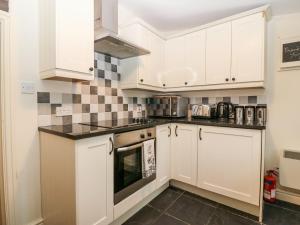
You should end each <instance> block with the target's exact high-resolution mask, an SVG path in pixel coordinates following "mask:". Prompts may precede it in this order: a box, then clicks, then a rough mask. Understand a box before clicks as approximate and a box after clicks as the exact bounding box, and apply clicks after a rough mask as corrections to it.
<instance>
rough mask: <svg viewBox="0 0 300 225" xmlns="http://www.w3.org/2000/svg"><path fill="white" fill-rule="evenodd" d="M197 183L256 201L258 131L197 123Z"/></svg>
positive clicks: (257, 186) (258, 178)
mask: <svg viewBox="0 0 300 225" xmlns="http://www.w3.org/2000/svg"><path fill="white" fill-rule="evenodd" d="M200 129H202V132H201V139H202V140H199V141H198V186H199V187H200V188H203V189H206V190H209V191H212V192H216V193H218V194H221V195H225V196H227V197H230V198H234V199H238V200H240V201H244V202H247V203H250V204H254V205H259V193H260V192H259V191H260V171H261V132H260V131H258V130H243V129H234V128H220V127H200V128H199V130H200Z"/></svg>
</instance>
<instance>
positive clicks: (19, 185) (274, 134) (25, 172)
mask: <svg viewBox="0 0 300 225" xmlns="http://www.w3.org/2000/svg"><path fill="white" fill-rule="evenodd" d="M38 2H39V0H27V1H24V0H13V1H12V2H11V15H12V46H13V49H12V84H13V85H12V93H13V104H14V110H13V115H12V116H13V118H14V120H13V122H14V130H13V142H14V146H13V147H14V153H15V163H16V168H17V177H16V179H17V182H16V199H15V201H16V205H17V211H16V214H17V224H18V225H25V224H34V222H35V221H38V220H39V219H40V217H41V209H40V178H39V176H40V171H39V145H38V132H37V103H36V95H23V94H21V92H20V81H34V82H35V83H36V85H37V89H38V90H48V91H51V90H54V91H56V92H59V91H63V92H68V91H70V92H71V90H72V85H71V84H70V83H63V82H51V81H40V80H39V76H38ZM298 21H300V14H297V15H287V16H282V17H276V18H273V19H272V21H271V22H270V24H269V28H270V31H269V33H268V35H269V38H268V45H269V46H268V47H269V48H268V49H269V52H268V55H269V57H268V64H269V65H268V79H269V83H268V85H267V89H266V92H267V97H268V104H269V124H268V130H267V166H268V167H270V168H271V167H273V166H274V165H277V163H278V152H279V151H280V150H281V149H283V148H288V147H289V148H297V149H299V148H300V138H299V131H298V128H299V127H300V120H299V119H298V118H297V116H299V115H300V103H299V99H298V98H299V96H300V88H299V87H298V86H299V84H300V71H299V70H298V71H288V72H281V73H278V72H276V65H275V64H276V61H277V59H278V51H277V50H278V44H277V37H278V36H294V35H296V34H298V35H300V26H299V22H298ZM240 92H241V91H239V93H236V94H238V95H240ZM250 92H251V93H252V92H253V91H250ZM228 93H230V92H227V93H226V92H225V94H226V95H228ZM259 93H261V91H259ZM247 94H248V93H245V95H247ZM218 96H220V95H219V94H218ZM287 109H288V111H287Z"/></svg>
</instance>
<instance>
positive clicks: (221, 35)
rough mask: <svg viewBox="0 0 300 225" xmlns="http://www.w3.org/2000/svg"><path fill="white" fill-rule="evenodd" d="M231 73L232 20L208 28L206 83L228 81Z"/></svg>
mask: <svg viewBox="0 0 300 225" xmlns="http://www.w3.org/2000/svg"><path fill="white" fill-rule="evenodd" d="M230 74H231V22H228V23H224V24H220V25H217V26H214V27H211V28H208V29H207V30H206V83H207V84H222V83H227V81H226V79H228V80H229V79H230Z"/></svg>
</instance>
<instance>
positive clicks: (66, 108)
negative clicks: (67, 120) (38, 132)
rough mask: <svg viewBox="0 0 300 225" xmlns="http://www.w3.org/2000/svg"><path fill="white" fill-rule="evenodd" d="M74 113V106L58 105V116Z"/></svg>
mask: <svg viewBox="0 0 300 225" xmlns="http://www.w3.org/2000/svg"><path fill="white" fill-rule="evenodd" d="M70 115H72V106H69V105H68V106H62V107H56V116H70Z"/></svg>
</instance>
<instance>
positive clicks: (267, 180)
mask: <svg viewBox="0 0 300 225" xmlns="http://www.w3.org/2000/svg"><path fill="white" fill-rule="evenodd" d="M276 180H277V179H276V172H275V171H274V170H268V171H267V175H266V176H265V177H264V200H265V201H268V202H272V203H273V202H275V201H276Z"/></svg>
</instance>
